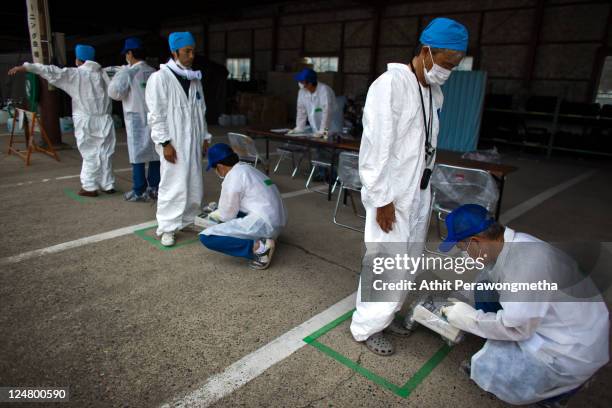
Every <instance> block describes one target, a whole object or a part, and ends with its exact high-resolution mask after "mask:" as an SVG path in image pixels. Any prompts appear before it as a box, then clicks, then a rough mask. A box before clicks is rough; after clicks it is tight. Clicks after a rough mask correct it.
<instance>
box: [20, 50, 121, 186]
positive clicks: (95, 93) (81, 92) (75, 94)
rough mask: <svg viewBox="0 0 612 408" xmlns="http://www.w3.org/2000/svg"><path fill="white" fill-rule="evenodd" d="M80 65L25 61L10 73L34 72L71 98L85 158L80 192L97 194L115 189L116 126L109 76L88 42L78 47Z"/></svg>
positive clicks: (76, 133) (75, 128)
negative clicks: (96, 59)
mask: <svg viewBox="0 0 612 408" xmlns="http://www.w3.org/2000/svg"><path fill="white" fill-rule="evenodd" d="M75 54H76V62H75V65H76V66H77V68H59V67H56V66H54V65H43V64H38V63H35V64H30V63H28V62H26V63H24V64H23V65H22V66H19V67H14V68H12V69H11V70H10V71H9V75H15V74H16V73H18V72H32V73H34V74H37V75H40V76H41V77H43V78H44V79H46V80H47V81H48V82H49V84H51V85H53V86H55V87H57V88H59V89H61V90H63V91H64V92H66V93H67V94H68V95H70V97H71V98H72V119H73V121H74V137H75V139H76V143H77V148H78V149H79V153H81V157H82V158H83V165H82V167H81V190H80V191H79V193H78V194H79V195H81V196H85V197H96V196H97V195H98V190H99V189H100V190H102V191H104V192H105V193H108V194H112V193H115V176H114V175H113V165H112V156H113V153H115V128H114V126H113V118H112V117H111V108H112V107H111V100H110V98H109V97H108V93H107V87H108V83H109V82H110V78H109V77H108V75H106V73H105V72H104V71H103V70H102V67H101V66H100V64H98V63H97V62H95V61H94V59H95V55H96V52H95V49H94V48H93V47H92V46H89V45H81V44H79V45H77V46H76V48H75Z"/></svg>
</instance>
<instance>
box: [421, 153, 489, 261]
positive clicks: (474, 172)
mask: <svg viewBox="0 0 612 408" xmlns="http://www.w3.org/2000/svg"><path fill="white" fill-rule="evenodd" d="M431 189H432V192H433V202H432V212H433V213H435V214H436V220H437V227H438V236H439V237H440V239H444V238H445V236H444V234H443V233H442V222H443V221H444V220H445V218H446V216H447V215H448V214H450V213H451V212H452V211H453V210H454V209H455V208H457V207H460V206H462V205H464V204H479V205H481V206H483V207H484V208H486V209H487V211H488V212H489V214H490V215H491V216H493V215H494V214H495V209H496V208H497V201H498V200H499V188H498V187H497V183H496V182H495V179H494V178H493V176H492V175H491V174H490V173H489V172H487V171H486V170H480V169H472V168H467V167H459V166H451V165H448V164H436V165H435V167H434V171H433V173H432V176H431ZM425 249H426V250H427V251H428V252H431V253H437V252H436V251H435V250H430V249H429V248H427V246H426V247H425Z"/></svg>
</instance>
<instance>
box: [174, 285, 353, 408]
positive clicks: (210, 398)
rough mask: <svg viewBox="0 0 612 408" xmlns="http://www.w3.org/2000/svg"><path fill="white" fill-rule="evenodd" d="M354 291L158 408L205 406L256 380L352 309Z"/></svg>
mask: <svg viewBox="0 0 612 408" xmlns="http://www.w3.org/2000/svg"><path fill="white" fill-rule="evenodd" d="M355 296H356V292H355V293H353V294H351V295H349V296H347V297H345V298H344V299H342V300H341V301H340V302H338V303H336V304H335V305H333V306H331V307H330V308H328V309H326V310H324V311H323V312H321V313H319V314H318V315H316V316H314V317H312V318H310V319H309V320H307V321H305V322H304V323H302V324H300V325H299V326H296V327H294V328H293V329H291V330H289V331H288V332H287V333H285V334H283V335H281V336H279V337H277V338H276V339H274V340H272V341H271V342H269V343H268V344H266V345H265V346H263V347H261V348H259V349H257V350H255V351H254V352H252V353H251V354H248V355H246V356H245V357H243V358H241V359H240V360H238V361H236V362H235V363H234V364H232V365H230V366H229V367H227V368H226V369H225V370H224V371H223V372H221V373H219V374H216V375H213V376H212V377H210V378H209V379H208V380H207V381H206V382H205V383H204V385H202V387H200V388H198V389H197V390H195V391H193V392H191V393H189V394H187V395H185V396H183V397H179V398H177V399H175V400H174V401H172V402H170V403H166V404H164V405H162V408H170V407H172V408H183V407H207V406H209V405H211V404H214V403H215V402H217V401H219V400H220V399H221V398H223V397H225V396H227V395H229V394H231V393H232V392H234V391H235V390H237V389H238V388H240V387H242V386H243V385H244V384H246V383H248V382H249V381H251V380H252V379H254V378H256V377H257V376H259V375H260V374H262V373H263V372H264V371H266V370H267V369H268V368H269V367H271V366H273V365H274V364H276V363H278V362H280V361H282V360H284V359H286V358H287V357H289V356H290V355H291V354H293V353H295V352H296V351H298V350H299V349H300V348H302V347H304V346H305V345H306V343H304V342H303V341H302V339H303V338H304V337H306V336H308V335H309V334H312V333H313V332H314V331H315V330H318V329H320V328H321V327H323V326H325V325H326V324H328V323H329V322H331V321H333V320H335V319H337V318H338V317H340V316H342V315H343V314H345V313H347V312H348V311H350V310H351V309H352V308H354V307H355Z"/></svg>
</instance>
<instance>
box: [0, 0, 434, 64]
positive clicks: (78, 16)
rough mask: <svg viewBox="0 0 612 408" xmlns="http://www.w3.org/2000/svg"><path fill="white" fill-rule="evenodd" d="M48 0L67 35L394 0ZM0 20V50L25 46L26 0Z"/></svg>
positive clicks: (55, 24)
mask: <svg viewBox="0 0 612 408" xmlns="http://www.w3.org/2000/svg"><path fill="white" fill-rule="evenodd" d="M48 1H49V14H50V18H51V27H52V30H53V31H57V32H63V33H65V34H66V35H67V36H71V35H78V36H90V35H101V34H108V33H114V34H116V33H119V32H127V31H134V30H151V31H157V30H158V29H159V28H160V24H161V22H162V21H165V20H168V19H172V18H178V17H193V16H194V15H195V16H200V17H202V19H203V21H204V19H206V20H209V21H211V20H212V21H214V20H215V19H221V18H222V19H239V18H241V17H243V14H242V11H243V10H245V9H252V8H254V7H258V8H262V7H266V6H268V7H269V8H271V9H272V10H274V9H276V10H277V12H278V13H279V14H281V15H282V13H283V8H284V7H286V6H289V5H291V6H296V5H304V6H311V5H312V4H313V3H320V4H321V9H325V8H334V7H335V8H338V7H343V6H347V7H350V6H364V5H366V6H372V7H374V6H378V7H380V6H381V5H383V4H385V3H392V2H394V1H393V0H392V1H385V0H328V1H321V2H317V1H316V0H314V1H312V2H310V3H304V1H303V0H301V1H295V0H293V1H291V0H288V1H278V0H229V1H228V0H200V1H188V0H187V1H185V0H184V1H181V2H173V3H168V6H167V7H163V6H158V5H157V4H156V2H152V1H150V0H148V1H144V0H130V1H128V0H103V1H91V2H84V1H83V0H78V1H77V0H48ZM404 1H405V0H404ZM415 1H419V0H415ZM421 1H423V0H421ZM429 1H432V0H429ZM433 1H437V0H433ZM152 4H153V6H152ZM162 4H163V3H162ZM264 14H265V12H264ZM266 15H270V14H269V13H268V14H266ZM0 18H1V19H2V20H1V21H2V24H0V52H9V51H17V50H24V49H27V48H28V47H29V42H28V29H27V24H26V0H14V1H10V2H8V1H7V2H3V5H2V7H1V8H0Z"/></svg>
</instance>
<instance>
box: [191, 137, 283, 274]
mask: <svg viewBox="0 0 612 408" xmlns="http://www.w3.org/2000/svg"><path fill="white" fill-rule="evenodd" d="M211 168H213V169H215V172H216V173H217V175H218V176H219V177H220V178H221V179H223V184H222V185H221V197H220V198H219V208H218V209H217V210H216V211H214V212H213V213H211V214H210V215H209V218H210V219H212V220H215V221H217V222H219V224H218V225H214V226H212V227H209V228H206V229H205V230H204V231H202V232H201V234H200V241H201V242H202V244H204V246H206V247H207V248H209V249H212V250H213V251H218V252H222V253H224V254H227V255H232V256H237V257H242V258H246V259H248V260H250V261H251V263H250V265H249V266H250V267H251V268H252V269H266V268H267V267H268V266H270V262H272V255H273V254H274V248H275V239H276V238H277V237H278V235H279V234H280V232H281V229H282V228H283V227H284V226H285V225H286V224H287V210H286V209H285V206H284V204H283V200H282V198H281V195H280V192H279V191H278V188H276V186H275V185H274V184H273V183H272V180H270V178H268V176H266V175H265V174H263V173H262V172H260V171H259V170H257V169H256V168H255V167H253V166H250V165H248V164H246V163H241V162H239V160H238V155H237V154H236V153H234V151H233V150H232V148H231V147H230V146H228V145H226V144H225V143H218V144H216V145H214V146H212V147H211V148H210V149H209V151H208V168H207V169H206V170H210V169H211Z"/></svg>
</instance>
